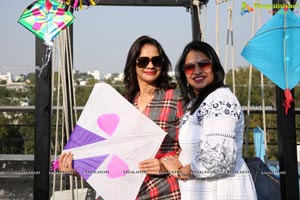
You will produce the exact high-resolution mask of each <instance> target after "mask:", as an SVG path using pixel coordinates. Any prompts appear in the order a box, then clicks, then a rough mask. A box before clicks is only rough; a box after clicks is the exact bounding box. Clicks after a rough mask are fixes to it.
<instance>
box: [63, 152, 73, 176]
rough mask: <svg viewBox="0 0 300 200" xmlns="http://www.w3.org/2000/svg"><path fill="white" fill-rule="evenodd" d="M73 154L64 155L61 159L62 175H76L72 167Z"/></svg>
mask: <svg viewBox="0 0 300 200" xmlns="http://www.w3.org/2000/svg"><path fill="white" fill-rule="evenodd" d="M72 160H73V154H72V153H71V152H68V153H62V154H61V155H60V157H59V170H60V171H61V172H62V173H66V174H74V173H75V170H74V169H73V167H72Z"/></svg>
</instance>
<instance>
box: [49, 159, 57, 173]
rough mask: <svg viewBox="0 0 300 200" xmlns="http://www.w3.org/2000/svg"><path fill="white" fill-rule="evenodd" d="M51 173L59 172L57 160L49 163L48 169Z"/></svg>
mask: <svg viewBox="0 0 300 200" xmlns="http://www.w3.org/2000/svg"><path fill="white" fill-rule="evenodd" d="M50 169H51V171H54V172H56V171H58V170H59V161H58V160H54V161H52V162H51V167H50Z"/></svg>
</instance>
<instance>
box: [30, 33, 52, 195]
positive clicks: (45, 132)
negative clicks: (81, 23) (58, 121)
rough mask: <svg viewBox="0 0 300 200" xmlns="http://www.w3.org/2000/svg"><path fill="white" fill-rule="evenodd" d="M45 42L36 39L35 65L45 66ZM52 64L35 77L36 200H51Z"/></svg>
mask: <svg viewBox="0 0 300 200" xmlns="http://www.w3.org/2000/svg"><path fill="white" fill-rule="evenodd" d="M46 48H48V47H46V46H45V45H44V44H43V41H42V40H40V39H39V38H37V37H36V39H35V63H36V66H40V67H41V66H42V65H43V60H44V59H43V58H44V54H45V52H46ZM51 63H52V60H50V61H49V62H48V64H47V66H45V68H44V69H43V70H42V71H41V72H40V71H39V70H36V72H35V73H36V75H35V85H36V87H35V147H34V172H35V173H34V189H33V195H34V199H35V200H40V199H49V189H50V187H49V185H50V183H49V170H50V133H51V109H52V105H51V90H52V88H51V78H52V71H51Z"/></svg>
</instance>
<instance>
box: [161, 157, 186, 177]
mask: <svg viewBox="0 0 300 200" xmlns="http://www.w3.org/2000/svg"><path fill="white" fill-rule="evenodd" d="M160 160H161V162H162V164H163V165H164V167H165V168H166V169H167V170H168V171H169V173H170V174H173V173H172V172H176V171H178V169H179V168H181V167H182V164H181V162H180V161H179V160H178V156H166V157H163V158H161V159H160Z"/></svg>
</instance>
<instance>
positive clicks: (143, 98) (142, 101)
mask: <svg viewBox="0 0 300 200" xmlns="http://www.w3.org/2000/svg"><path fill="white" fill-rule="evenodd" d="M153 97H154V92H147V93H140V94H139V97H138V100H137V106H138V109H139V110H140V111H143V110H144V109H145V108H146V107H147V105H149V103H150V102H151V100H152V99H153Z"/></svg>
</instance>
